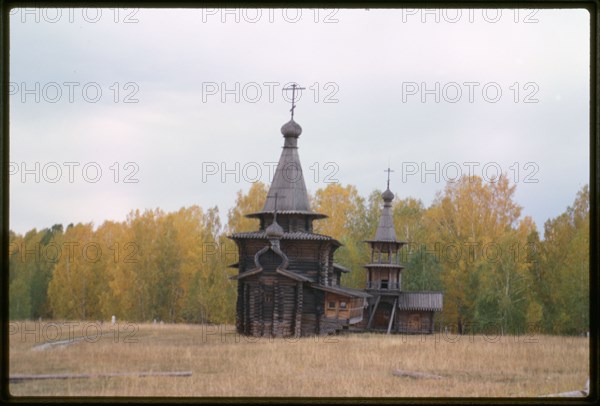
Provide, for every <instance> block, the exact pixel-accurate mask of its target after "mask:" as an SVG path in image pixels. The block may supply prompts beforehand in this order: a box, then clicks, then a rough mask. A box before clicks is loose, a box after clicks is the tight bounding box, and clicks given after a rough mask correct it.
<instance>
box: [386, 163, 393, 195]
mask: <svg viewBox="0 0 600 406" xmlns="http://www.w3.org/2000/svg"><path fill="white" fill-rule="evenodd" d="M384 172H387V188H388V190H389V189H390V173H392V172H394V171H393V170H392V169H390V167H389V166H388V168H387V169H385V170H384Z"/></svg>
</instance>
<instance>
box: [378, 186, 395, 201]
mask: <svg viewBox="0 0 600 406" xmlns="http://www.w3.org/2000/svg"><path fill="white" fill-rule="evenodd" d="M381 198H382V199H383V201H384V202H386V203H390V202H391V201H392V200H394V194H393V193H392V191H391V190H390V189H389V188H388V189H386V190H385V192H383V193H382V194H381Z"/></svg>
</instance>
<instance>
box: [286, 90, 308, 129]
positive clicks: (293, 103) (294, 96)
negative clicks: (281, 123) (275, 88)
mask: <svg viewBox="0 0 600 406" xmlns="http://www.w3.org/2000/svg"><path fill="white" fill-rule="evenodd" d="M296 89H297V90H306V88H305V87H299V86H298V85H297V84H295V83H292V87H286V88H284V89H283V90H291V91H292V108H291V109H290V112H291V113H292V120H293V119H294V109H295V108H296Z"/></svg>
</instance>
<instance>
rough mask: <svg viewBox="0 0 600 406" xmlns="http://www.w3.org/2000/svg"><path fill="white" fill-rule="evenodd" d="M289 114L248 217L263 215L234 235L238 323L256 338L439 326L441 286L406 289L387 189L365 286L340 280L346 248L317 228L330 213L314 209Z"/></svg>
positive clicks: (427, 329) (296, 127)
mask: <svg viewBox="0 0 600 406" xmlns="http://www.w3.org/2000/svg"><path fill="white" fill-rule="evenodd" d="M298 89H300V88H297V87H296V85H292V87H291V88H290V90H292V108H291V113H292V114H291V119H290V121H288V122H287V123H285V124H284V125H283V127H281V133H282V134H283V138H284V143H283V149H282V152H281V156H280V158H279V163H278V165H277V168H276V170H275V174H274V175H273V180H272V183H271V186H270V189H269V192H268V194H267V198H266V201H265V203H264V206H263V208H262V210H260V211H258V212H256V213H249V214H247V215H246V216H247V217H249V218H256V219H258V220H259V229H258V230H256V231H248V232H239V233H234V234H232V235H230V236H229V238H231V239H232V240H233V241H235V243H236V245H237V248H238V253H239V261H238V262H237V263H236V264H233V265H232V266H233V267H237V268H238V273H237V275H235V276H233V277H232V279H235V280H237V304H236V328H237V331H238V333H240V334H244V335H251V336H277V337H289V336H296V337H298V336H310V335H325V334H335V333H337V332H339V331H341V330H365V329H366V330H374V331H386V332H388V333H390V332H394V333H407V332H409V333H410V332H415V333H418V332H428V333H430V332H433V313H434V312H435V311H439V310H441V306H442V294H441V293H440V292H412V293H406V292H402V291H401V283H400V281H401V271H402V266H401V265H400V263H399V261H398V258H399V256H398V251H399V249H400V248H401V247H402V245H403V244H404V243H403V242H401V241H397V240H396V237H395V233H394V226H393V221H392V214H391V201H392V199H393V197H394V196H393V193H392V192H390V190H389V172H388V189H387V190H386V191H385V192H384V193H383V196H382V197H383V200H384V208H383V211H382V214H381V219H380V222H379V227H378V229H377V232H376V235H375V238H374V239H373V240H371V241H367V243H369V244H370V245H371V249H372V255H371V263H369V264H367V265H366V268H367V278H368V279H367V285H366V289H364V290H358V289H350V288H347V287H343V286H342V285H341V283H340V282H341V277H342V274H344V273H347V272H350V270H349V269H347V268H345V267H344V266H342V265H340V264H337V263H335V262H334V253H335V251H336V250H337V249H338V248H339V247H340V246H341V243H340V242H339V241H337V240H336V239H335V238H333V237H331V236H327V235H323V234H318V233H314V232H313V221H316V220H320V219H323V218H326V217H327V216H326V215H325V214H322V213H316V212H314V211H312V210H311V208H310V204H309V199H308V193H307V190H306V184H305V182H304V177H303V174H302V167H301V165H300V158H299V155H298V138H299V137H300V134H301V133H302V128H301V127H300V125H299V124H298V123H296V122H295V121H294V108H295V104H294V101H295V100H294V99H295V92H296V90H298Z"/></svg>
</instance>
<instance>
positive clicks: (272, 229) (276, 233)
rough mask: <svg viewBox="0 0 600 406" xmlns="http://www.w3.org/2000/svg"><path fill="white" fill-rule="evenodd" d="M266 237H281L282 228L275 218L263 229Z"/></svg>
mask: <svg viewBox="0 0 600 406" xmlns="http://www.w3.org/2000/svg"><path fill="white" fill-rule="evenodd" d="M265 232H266V233H267V237H268V238H281V237H283V228H282V227H281V226H280V225H279V224H278V223H277V219H274V220H273V222H272V223H271V225H270V226H269V227H267V229H266V230H265Z"/></svg>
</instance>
